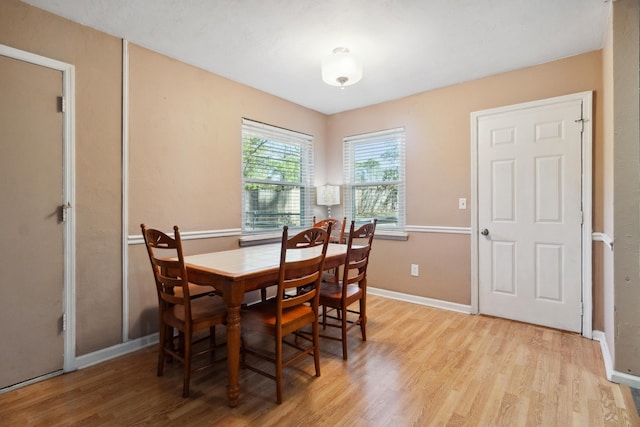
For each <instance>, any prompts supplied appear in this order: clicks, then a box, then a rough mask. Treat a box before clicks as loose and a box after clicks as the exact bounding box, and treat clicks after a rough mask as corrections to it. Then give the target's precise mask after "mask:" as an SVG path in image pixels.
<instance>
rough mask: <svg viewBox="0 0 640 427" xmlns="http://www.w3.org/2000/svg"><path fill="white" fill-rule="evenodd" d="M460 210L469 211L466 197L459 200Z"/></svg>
mask: <svg viewBox="0 0 640 427" xmlns="http://www.w3.org/2000/svg"><path fill="white" fill-rule="evenodd" d="M458 209H467V199H465V198H464V197H461V198H459V199H458Z"/></svg>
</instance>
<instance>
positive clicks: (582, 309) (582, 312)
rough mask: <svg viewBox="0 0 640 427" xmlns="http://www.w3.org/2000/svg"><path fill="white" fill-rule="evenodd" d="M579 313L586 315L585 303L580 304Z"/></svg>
mask: <svg viewBox="0 0 640 427" xmlns="http://www.w3.org/2000/svg"><path fill="white" fill-rule="evenodd" d="M578 314H579V315H580V316H583V315H584V304H583V303H580V304H578Z"/></svg>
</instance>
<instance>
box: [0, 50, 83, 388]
mask: <svg viewBox="0 0 640 427" xmlns="http://www.w3.org/2000/svg"><path fill="white" fill-rule="evenodd" d="M0 55H2V56H6V57H8V58H13V59H17V60H20V61H24V62H28V63H31V64H35V65H39V66H42V67H46V68H50V69H53V70H57V71H61V72H62V96H63V97H64V103H63V104H64V111H63V113H62V144H63V148H62V181H63V182H62V193H63V194H62V200H63V202H64V204H66V205H67V206H69V208H67V209H65V210H66V221H65V223H64V229H63V230H64V231H63V254H64V267H63V268H64V273H63V275H64V277H63V288H64V289H63V294H64V295H63V303H62V305H63V307H62V309H63V330H64V362H63V367H62V369H63V371H64V372H69V371H73V370H74V369H75V368H76V334H75V331H76V301H75V294H76V293H75V286H76V274H75V266H76V239H75V229H76V220H75V206H76V204H75V67H74V66H73V65H71V64H67V63H65V62H60V61H57V60H55V59H51V58H47V57H44V56H40V55H37V54H34V53H31V52H26V51H24V50H20V49H15V48H13V47H10V46H6V45H3V44H0ZM48 376H49V375H45V377H48ZM37 380H38V379H35V381H37ZM22 385H24V383H21V384H19V386H22Z"/></svg>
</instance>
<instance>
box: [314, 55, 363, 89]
mask: <svg viewBox="0 0 640 427" xmlns="http://www.w3.org/2000/svg"><path fill="white" fill-rule="evenodd" d="M361 78H362V63H361V62H360V61H359V60H358V58H356V57H355V56H354V55H353V54H352V53H351V52H349V49H347V48H343V47H337V48H335V49H334V50H333V53H332V54H331V55H329V56H327V57H326V58H324V59H323V60H322V80H324V82H325V83H326V84H328V85H331V86H350V85H352V84H355V83H357V82H359V81H360V79H361Z"/></svg>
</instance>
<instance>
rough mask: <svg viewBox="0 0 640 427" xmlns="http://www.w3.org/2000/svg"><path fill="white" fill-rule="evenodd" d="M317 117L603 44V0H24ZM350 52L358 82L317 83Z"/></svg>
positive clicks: (605, 5) (606, 8)
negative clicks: (327, 64) (337, 53)
mask: <svg viewBox="0 0 640 427" xmlns="http://www.w3.org/2000/svg"><path fill="white" fill-rule="evenodd" d="M23 1H24V2H25V3H29V4H31V5H34V6H37V7H40V8H42V9H45V10H48V11H50V12H53V13H55V14H57V15H61V16H63V17H66V18H68V19H71V20H73V21H76V22H79V23H81V24H84V25H87V26H90V27H93V28H96V29H98V30H101V31H104V32H106V33H109V34H112V35H114V36H117V37H121V38H124V39H127V40H129V41H130V42H132V43H136V44H138V45H141V46H144V47H146V48H149V49H152V50H155V51H157V52H160V53H163V54H165V55H168V56H170V57H173V58H176V59H178V60H180V61H183V62H186V63H189V64H193V65H195V66H197V67H200V68H203V69H205V70H209V71H211V72H213V73H215V74H218V75H220V76H224V77H227V78H229V79H231V80H234V81H237V82H240V83H243V84H245V85H247V86H251V87H254V88H256V89H259V90H261V91H264V92H267V93H270V94H273V95H276V96H279V97H281V98H284V99H287V100H289V101H292V102H294V103H296V104H299V105H302V106H305V107H308V108H310V109H313V110H316V111H319V112H322V113H325V114H331V113H337V112H340V111H345V110H350V109H354V108H359V107H363V106H367V105H372V104H376V103H380V102H384V101H388V100H392V99H397V98H401V97H403V96H407V95H412V94H415V93H419V92H424V91H427V90H431V89H435V88H439V87H443V86H448V85H451V84H455V83H460V82H463V81H468V80H473V79H477V78H480V77H484V76H488V75H492V74H496V73H501V72H504V71H509V70H514V69H518V68H522V67H527V66H531V65H535V64H541V63H544V62H548V61H552V60H556V59H560V58H565V57H568V56H573V55H577V54H580V53H584V52H588V51H591V50H595V49H600V48H601V47H602V46H603V43H604V36H605V31H606V24H607V18H608V14H609V9H610V4H609V2H608V1H607V0H23ZM338 46H344V47H347V48H349V49H350V50H351V52H353V53H354V54H356V55H357V56H359V57H360V59H361V60H362V62H363V64H364V75H363V78H362V81H361V82H359V83H357V84H356V85H353V86H349V87H347V88H345V89H344V90H340V89H339V88H337V87H334V86H328V85H326V84H325V83H323V82H322V79H321V76H320V62H321V60H322V58H323V57H325V56H327V55H329V54H330V53H331V52H332V51H333V49H334V48H335V47H338Z"/></svg>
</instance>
